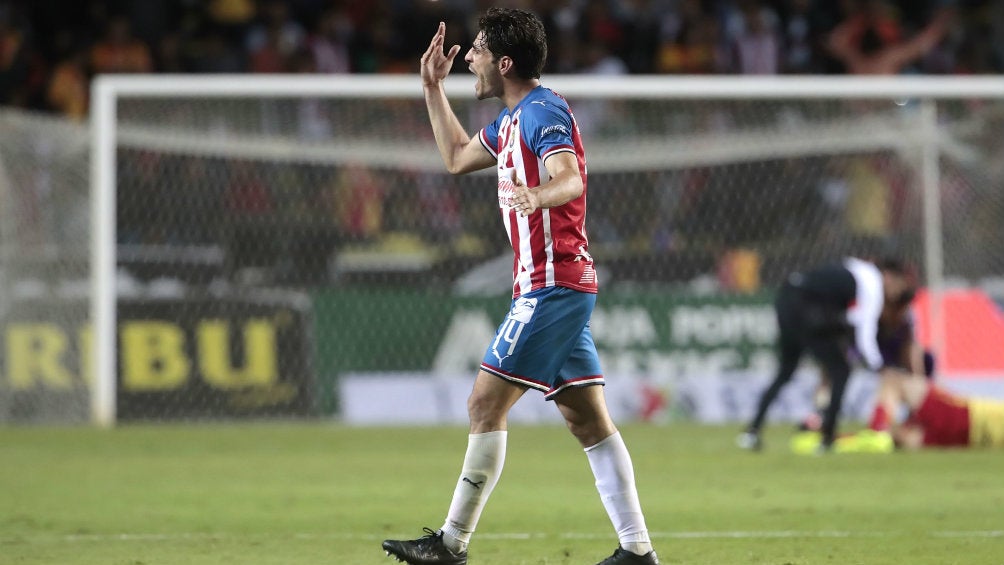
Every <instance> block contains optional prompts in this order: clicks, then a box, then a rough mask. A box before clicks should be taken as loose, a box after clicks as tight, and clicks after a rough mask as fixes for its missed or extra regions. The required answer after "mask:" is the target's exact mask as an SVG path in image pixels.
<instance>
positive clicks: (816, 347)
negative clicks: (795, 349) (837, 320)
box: [807, 335, 851, 449]
mask: <svg viewBox="0 0 1004 565" xmlns="http://www.w3.org/2000/svg"><path fill="white" fill-rule="evenodd" d="M844 342H845V340H844V339H843V336H841V335H837V336H823V337H818V338H812V339H810V340H809V341H808V343H807V347H808V349H809V351H810V352H811V353H812V356H813V357H815V359H816V361H817V362H819V366H820V368H821V370H822V371H823V372H825V373H826V375H827V376H828V377H829V379H830V404H829V405H828V406H827V407H826V411H825V412H824V413H823V423H822V425H821V426H820V430H819V431H820V433H821V435H822V448H823V449H829V448H830V446H832V445H833V440H834V438H835V437H836V432H837V423H838V419H839V416H840V409H841V407H842V406H843V400H844V390H845V389H846V388H847V380H848V379H849V378H850V375H851V365H850V362H849V361H848V360H847V353H846V346H845V345H844Z"/></svg>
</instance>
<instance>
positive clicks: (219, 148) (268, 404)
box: [0, 76, 1004, 423]
mask: <svg viewBox="0 0 1004 565" xmlns="http://www.w3.org/2000/svg"><path fill="white" fill-rule="evenodd" d="M545 85H546V86H550V87H552V88H554V89H555V90H556V91H558V92H559V93H561V94H563V95H564V96H565V97H566V98H568V99H569V101H570V104H571V106H572V109H573V112H574V113H575V115H576V118H577V121H578V123H579V126H580V128H581V129H582V135H583V139H584V143H585V145H586V151H587V162H588V167H589V185H588V198H589V215H588V229H589V236H590V252H591V254H592V255H593V256H594V258H595V259H596V261H597V264H598V270H599V277H600V284H601V288H602V290H601V295H600V301H599V305H598V309H597V312H596V316H595V317H594V324H593V330H594V335H595V337H596V340H597V345H598V347H599V348H600V350H601V358H602V360H603V362H604V369H605V373H606V374H607V375H608V377H609V378H608V380H609V381H610V382H611V385H610V386H608V389H609V392H610V393H611V395H612V399H613V400H612V403H611V404H612V406H613V408H614V410H615V411H616V412H619V413H620V414H621V415H622V417H652V416H653V415H659V414H661V415H663V416H667V415H668V416H676V415H680V416H692V417H698V418H702V419H729V418H736V417H741V416H742V415H743V414H745V411H747V410H748V408H749V404H750V403H751V401H752V400H751V399H752V398H753V396H754V395H755V393H756V392H757V391H758V390H759V388H760V386H762V381H763V380H764V379H765V378H766V377H767V376H768V375H769V373H770V371H771V370H772V369H773V363H774V361H773V355H772V348H773V337H774V328H773V314H772V311H771V307H770V299H771V292H772V290H773V288H774V287H775V286H776V285H777V283H778V282H779V281H780V280H781V279H782V278H783V276H784V275H785V274H786V273H787V272H788V271H789V270H791V269H794V268H801V267H806V266H811V265H812V264H815V263H819V262H822V261H826V260H832V259H835V258H839V257H840V256H843V255H848V254H855V255H862V256H867V257H878V256H881V255H884V254H890V253H893V254H896V255H899V256H901V257H903V258H905V259H907V260H908V261H909V262H911V263H912V264H914V265H916V266H917V275H918V278H919V281H920V282H921V283H922V284H923V285H925V287H926V288H928V289H929V290H930V291H931V292H928V293H924V294H923V296H922V299H923V302H922V303H918V308H917V310H918V315H919V317H920V318H921V326H922V327H921V330H922V334H923V336H924V339H925V340H926V341H927V342H928V343H929V344H930V345H931V346H932V347H934V348H935V349H937V350H938V352H939V355H940V358H942V359H943V360H944V361H945V362H946V363H948V364H947V365H943V367H942V368H944V369H946V370H947V372H949V373H951V372H953V371H954V372H955V373H958V374H959V375H962V376H972V375H975V374H978V375H979V376H987V375H989V376H991V377H992V376H998V377H999V376H1002V375H1004V363H1002V364H1001V365H1000V366H998V365H995V363H996V362H997V361H999V360H998V359H997V358H996V357H995V356H994V354H992V353H986V352H982V353H981V351H980V349H979V348H977V347H974V346H972V343H973V340H976V341H978V338H979V337H980V336H981V335H982V334H983V333H986V332H987V331H989V330H991V329H993V328H996V326H995V325H994V323H995V320H994V319H993V315H994V313H995V312H996V311H995V310H993V307H992V302H988V303H981V302H980V300H981V299H982V298H983V297H990V298H992V297H995V296H996V297H1000V296H1001V294H1002V288H1001V283H1000V281H1001V280H1002V274H1004V245H1002V244H1004V232H1002V228H1001V222H1000V219H1001V218H1004V195H1002V193H1001V192H1000V187H1001V186H1002V181H1004V168H1002V166H1001V163H1004V143H1001V141H1000V139H999V135H996V134H995V132H999V131H1001V130H1000V128H1001V126H1002V125H1004V104H1002V101H1001V99H1000V96H1002V94H1001V93H1004V88H1002V86H1004V84H1002V83H1001V82H1000V81H996V80H980V79H971V80H963V79H955V78H953V79H952V80H951V81H942V80H937V79H912V80H902V79H878V80H861V79H837V80H827V79H670V78H666V79H658V78H625V79H619V80H618V81H616V82H613V81H609V80H605V79H598V78H587V77H555V78H553V79H550V80H547V81H545ZM448 92H449V93H450V96H451V101H452V103H453V105H454V108H455V110H456V112H457V114H458V116H459V117H460V118H461V121H462V122H463V123H464V124H465V126H466V127H467V129H468V131H469V132H470V133H472V134H473V133H474V132H475V131H476V130H477V129H478V128H480V127H482V126H483V125H485V124H487V123H488V122H490V121H491V120H493V119H494V117H495V115H496V114H497V112H498V111H499V109H500V107H499V104H498V102H497V101H484V102H476V101H474V100H473V96H472V93H471V81H470V80H464V79H453V78H451V79H450V81H448ZM94 108H95V112H94V114H93V116H92V120H93V123H92V126H93V137H92V140H91V141H92V144H93V147H92V148H93V150H94V154H93V155H94V164H95V167H94V170H93V175H94V176H93V178H92V180H91V185H92V188H93V191H92V193H91V195H92V196H91V198H92V199H93V201H92V202H90V204H91V205H93V209H94V210H95V213H94V216H93V223H92V228H91V229H90V230H84V231H83V232H81V233H75V232H73V231H72V230H71V228H72V227H73V226H74V225H75V224H67V223H64V222H63V221H62V220H53V222H52V223H51V225H42V224H39V225H38V226H37V227H36V229H38V230H42V231H46V235H45V238H48V239H55V240H56V241H55V243H54V244H55V245H57V247H59V246H60V245H65V246H66V248H65V249H63V248H62V247H59V252H58V253H56V255H46V254H44V253H40V252H38V251H37V249H39V248H37V247H32V245H34V242H33V240H31V239H30V237H29V236H28V235H25V233H22V232H21V231H20V230H21V227H22V226H25V225H27V224H26V223H25V222H24V221H23V220H22V221H21V223H18V222H16V221H15V222H14V223H13V224H10V225H13V226H17V227H15V228H13V229H12V228H10V227H7V228H5V230H4V232H3V244H4V247H3V249H4V255H3V265H2V267H3V277H2V279H0V280H2V281H3V286H2V291H3V293H4V296H5V297H6V298H7V299H6V300H5V302H4V303H5V304H7V305H8V306H7V307H6V309H5V311H4V316H5V318H4V320H5V323H6V325H7V328H8V329H7V332H6V334H5V338H6V342H7V343H6V347H5V353H4V358H5V362H6V364H5V372H4V373H3V375H4V380H3V381H2V385H0V386H3V387H6V389H7V390H6V391H3V398H8V399H9V398H22V399H28V398H30V399H31V400H18V401H17V402H16V403H15V404H16V405H17V406H20V407H21V408H14V407H12V406H10V405H9V404H10V403H6V404H0V419H15V420H16V419H21V418H25V417H27V416H26V414H25V408H24V407H29V408H30V410H28V412H31V411H32V410H42V412H41V413H46V414H50V413H51V414H57V413H58V414H66V413H70V414H76V417H78V418H80V417H83V416H84V415H85V414H83V413H81V411H80V410H77V411H76V412H74V411H68V410H66V409H64V408H60V406H62V405H63V404H65V402H71V401H66V400H60V399H61V398H64V397H65V396H66V395H65V394H54V393H55V392H56V391H55V389H54V387H53V385H52V383H53V382H54V380H53V378H51V377H52V375H54V374H56V373H57V372H58V371H63V372H64V373H65V376H67V379H68V380H69V382H72V383H86V381H87V379H86V378H85V377H84V376H83V375H87V374H90V372H89V371H88V369H87V366H88V362H90V361H91V360H93V363H94V367H96V369H94V371H93V374H94V375H95V379H94V386H93V388H92V389H90V390H92V391H93V392H94V394H92V395H90V396H88V395H87V394H86V390H85V389H82V388H81V387H80V386H76V388H74V389H73V390H75V391H76V392H75V394H73V395H71V396H70V398H73V399H74V400H73V401H72V402H76V403H77V404H79V405H80V406H88V407H89V406H91V405H93V406H94V411H93V412H90V414H91V415H92V416H93V417H94V418H96V419H97V420H98V421H102V422H105V423H108V422H111V421H115V420H119V421H130V420H150V419H154V420H162V419H193V418H194V419H221V418H225V419H229V418H244V417H303V416H331V415H335V416H339V417H342V418H345V419H347V420H349V421H353V422H366V423H370V422H374V423H375V422H394V421H403V422H404V421H407V422H411V421H419V422H421V421H430V422H432V421H451V420H454V419H461V418H463V414H464V413H463V398H464V397H465V396H466V394H467V392H468V390H469V379H470V376H471V375H473V371H474V370H475V368H476V366H477V363H478V361H479V360H480V357H481V355H482V353H483V351H484V347H485V346H486V344H487V343H488V340H490V338H491V335H492V332H493V331H494V326H495V324H496V323H497V322H498V320H499V319H500V316H501V315H502V314H503V313H504V311H505V308H506V306H507V300H506V296H507V293H508V292H509V291H510V288H511V287H510V284H509V279H510V277H511V271H510V269H511V255H510V254H511V251H509V250H508V242H507V240H506V239H505V237H504V231H503V229H502V227H501V226H500V222H499V219H498V212H497V207H496V199H495V198H494V196H492V194H491V193H492V191H493V188H492V186H493V182H492V179H491V177H490V176H486V175H484V174H478V173H476V174H472V175H467V176H460V177H453V176H451V175H449V174H447V173H446V172H445V170H444V168H443V166H442V162H441V159H440V157H439V155H438V152H437V150H436V148H435V142H434V140H433V139H432V136H431V128H430V126H429V124H428V118H427V115H426V112H425V108H424V102H423V100H422V98H421V88H420V86H419V83H418V82H417V78H416V77H380V78H364V77H357V76H353V77H338V78H337V79H334V78H328V77H306V76H304V77H299V76H298V77H246V76H242V77H208V78H207V77H115V78H106V77H102V78H100V79H99V81H98V83H97V86H96V89H95V102H94ZM34 134H36V135H40V136H41V135H43V133H42V132H41V131H40V130H39V131H34ZM73 139H78V140H79V135H77V136H76V137H74V136H69V135H63V134H60V133H59V131H57V130H53V131H52V132H51V134H50V135H49V139H48V140H47V143H48V144H49V145H50V146H51V147H62V146H63V145H65V144H70V145H74V142H73V141H72V140H73ZM3 143H4V146H3V150H2V151H3V152H2V153H0V158H2V159H3V163H5V167H4V169H0V183H3V184H2V186H3V190H4V191H6V192H8V193H11V192H13V193H14V194H15V195H19V196H17V198H15V199H14V200H15V201H21V200H24V199H25V198H26V196H25V195H24V194H22V193H27V192H30V193H31V194H32V195H34V196H32V197H33V198H43V199H51V204H53V209H58V208H59V206H66V207H68V209H70V210H73V211H75V212H77V213H80V212H81V211H84V210H86V208H87V203H86V202H77V201H75V200H74V197H78V198H82V199H84V200H85V201H86V199H87V196H88V195H87V193H86V192H85V191H83V190H82V187H83V185H84V183H82V182H73V181H72V180H71V181H70V182H68V186H66V187H61V188H59V189H58V190H57V189H55V188H51V189H50V190H48V192H46V191H44V190H38V189H37V188H31V187H29V186H28V184H26V183H24V182H22V181H21V180H20V179H19V178H16V177H17V175H18V171H17V170H14V169H13V167H12V163H16V164H17V166H18V167H24V168H27V169H29V170H33V169H36V168H37V169H46V167H50V169H51V165H47V164H44V163H42V164H38V165H33V164H32V162H31V161H30V160H29V159H27V158H22V157H19V156H18V152H19V151H20V152H28V153H31V154H32V159H45V158H50V159H51V153H49V154H46V153H45V151H46V150H45V149H41V148H39V147H36V146H33V145H32V144H31V143H26V142H25V140H23V139H22V140H19V139H14V138H13V136H12V138H10V139H7V138H5V139H4V140H3ZM79 145H80V144H79V142H77V143H76V145H75V146H76V147H77V150H78V152H79V151H80V150H82V148H81V147H80V146H79ZM48 151H50V152H52V151H53V150H52V149H51V148H50V149H49V150H48ZM60 152H66V151H65V150H62V149H61V150H60ZM47 155H48V157H46V156H47ZM78 158H80V157H79V156H78ZM63 166H64V165H61V167H63ZM69 166H70V164H67V165H65V167H69ZM76 166H77V167H83V164H82V163H77V164H76ZM32 174H38V173H32ZM67 174H69V173H67ZM75 174H76V175H77V177H76V180H79V179H80V178H81V177H83V175H85V174H86V170H85V169H82V168H78V169H76V173H75ZM68 178H69V179H73V178H74V177H68ZM70 194H72V195H74V196H68V195H70ZM5 196H6V194H5ZM6 200H7V199H6V198H5V201H6ZM45 203H46V204H48V203H50V201H49V200H46V201H45ZM43 207H44V208H48V207H47V206H43ZM4 214H5V218H4V220H5V221H4V225H5V226H8V225H9V224H8V222H7V221H6V219H7V217H8V214H10V215H12V216H9V217H15V218H22V217H24V216H22V215H18V214H20V212H17V211H14V210H10V209H8V207H6V206H5V207H4ZM84 217H86V214H84ZM31 225H32V226H33V227H35V226H36V225H35V224H31ZM60 236H61V237H62V239H59V237H60ZM87 242H93V251H92V253H91V255H89V256H88V255H87V254H86V253H82V252H81V249H82V247H83V246H84V245H86V244H87ZM50 244H53V243H51V242H50ZM71 250H74V251H71ZM84 257H89V261H88V262H86V263H82V262H81V261H80V259H81V258H84ZM25 261H27V262H29V263H30V262H35V263H41V264H42V265H43V266H42V267H39V268H38V269H37V270H38V271H40V272H44V274H45V276H51V277H53V278H54V280H51V281H47V282H46V284H47V289H48V290H47V292H46V293H45V294H44V295H42V299H41V300H40V301H38V302H31V301H29V300H27V299H26V298H22V297H21V296H20V294H18V293H19V292H21V291H19V290H18V289H22V290H23V288H25V282H24V281H25V279H26V277H25V275H24V273H25V272H26V271H22V269H21V267H20V265H22V264H23V263H24V262H25ZM88 266H89V268H90V269H92V271H90V274H91V275H92V279H91V280H93V281H95V284H94V285H92V286H91V287H90V289H89V290H90V291H91V294H90V295H89V300H88V301H84V300H83V298H82V297H81V296H80V295H74V296H73V297H70V298H67V300H69V301H71V302H72V304H70V303H67V304H62V303H60V302H57V301H54V300H53V291H52V288H54V287H58V286H60V285H63V284H64V283H68V282H72V281H74V280H77V278H78V277H77V275H78V274H80V273H83V272H86V270H87V268H88ZM79 269H84V270H83V271H81V270H79ZM39 276H41V275H39ZM28 278H30V277H28ZM955 290H960V291H962V296H961V298H959V297H958V296H956V295H955V294H952V293H953V292H954V291H955ZM956 298H959V300H962V302H964V308H971V309H972V308H975V309H976V310H979V307H980V304H983V307H984V308H983V310H979V312H980V315H984V314H985V315H986V316H987V319H986V320H983V321H982V322H981V324H978V325H970V326H965V327H955V325H953V324H951V323H950V320H951V319H952V316H954V315H956V304H955V300H956ZM35 304H37V307H36V306H33V305H35ZM26 308H27V310H25V309H26ZM89 308H93V310H89ZM976 310H966V311H967V312H970V313H972V312H974V311H976ZM88 311H90V312H93V319H92V320H91V322H92V323H91V324H89V325H87V324H82V323H81V321H82V320H81V316H83V314H85V313H86V312H88ZM21 312H26V313H25V314H21ZM26 323H30V324H34V325H32V326H30V327H26V326H24V324H26ZM19 324H20V325H19ZM12 327H13V328H15V331H13V332H12V330H11V329H10V328H12ZM81 327H85V328H91V327H93V330H86V331H84V333H83V334H81V333H80V329H79V328H81ZM43 328H49V329H53V331H54V332H56V333H58V334H59V335H61V336H62V337H61V338H59V339H61V340H62V341H59V342H58V343H56V342H47V341H45V339H44V338H43V337H42V333H40V332H41V331H42V329H43ZM1001 331H1004V329H1001ZM19 332H20V333H19ZM33 332H34V333H33ZM966 332H970V333H966ZM53 335H55V334H53ZM82 335H83V336H87V337H80V336H82ZM12 336H13V337H12ZM54 339H55V338H54ZM18 340H22V341H18ZM64 342H65V343H64ZM90 344H93V346H94V349H93V350H92V351H85V346H87V345H90ZM984 349H985V348H984ZM963 350H965V351H963ZM969 350H973V351H969ZM18 355H22V356H23V360H22V361H16V359H17V358H18ZM974 358H977V360H976V361H974ZM974 363H975V364H974ZM981 363H982V364H981ZM56 368H58V371H57V369H56ZM995 368H996V369H995ZM995 370H996V371H997V372H994V371H995ZM54 371H55V372H54ZM57 380H58V379H57ZM64 380H66V379H64ZM615 382H616V383H619V384H617V385H616V386H614V384H613V383H615ZM987 382H990V381H987ZM19 387H20V388H19ZM15 389H17V390H18V391H19V392H18V393H17V394H16V395H13V394H10V393H9V391H14V390H15ZM25 391H30V393H29V392H25ZM798 394H800V393H797V392H796V393H793V395H794V396H792V397H791V398H789V399H786V400H784V401H782V403H781V404H782V405H783V406H782V407H781V408H780V410H790V411H791V412H792V414H794V412H797V410H799V402H800V401H802V400H804V399H803V398H802V397H801V396H798ZM50 398H51V401H50V400H47V399H50ZM0 402H3V401H0ZM49 402H51V404H50V405H51V406H53V407H57V408H52V409H51V410H50V409H43V407H44V406H45V405H46V404H47V403H49ZM541 405H543V403H534V407H527V408H521V410H525V412H519V411H517V413H518V414H523V415H525V416H526V417H527V418H530V419H536V418H542V417H543V416H541V414H540V411H541V410H547V409H548V407H547V406H546V405H543V407H542V408H541ZM851 405H852V406H853V405H854V403H853V402H851Z"/></svg>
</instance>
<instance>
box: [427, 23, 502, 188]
mask: <svg viewBox="0 0 1004 565" xmlns="http://www.w3.org/2000/svg"><path fill="white" fill-rule="evenodd" d="M445 37H446V24H445V23H443V22H439V29H437V30H436V34H435V35H434V36H432V41H431V42H430V43H429V48H428V49H426V51H425V53H424V54H423V55H422V66H421V69H422V88H423V90H424V91H425V105H426V107H427V108H428V110H429V120H430V121H431V122H432V133H433V135H434V136H435V138H436V146H437V147H438V148H439V154H440V155H441V156H442V157H443V162H444V163H445V164H446V170H447V171H449V172H450V173H452V174H455V175H458V174H462V173H469V172H471V171H476V170H478V169H484V168H487V167H490V166H492V165H493V164H494V163H495V158H494V157H492V155H491V154H490V153H488V151H486V150H485V148H484V147H483V146H482V145H481V141H480V140H479V139H478V136H477V135H475V136H473V137H471V136H469V135H467V132H466V131H464V127H463V126H462V125H461V124H460V120H458V119H457V115H456V114H455V113H454V112H453V108H451V107H450V102H449V100H447V98H446V90H445V89H444V88H443V80H444V79H445V78H446V76H447V75H449V74H450V69H451V68H452V67H453V59H454V58H455V57H456V56H457V53H459V52H460V46H459V45H454V46H453V47H450V51H449V53H445V54H444V52H443V40H444V38H445Z"/></svg>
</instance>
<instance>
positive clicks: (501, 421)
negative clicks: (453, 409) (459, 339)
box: [383, 371, 526, 565]
mask: <svg viewBox="0 0 1004 565" xmlns="http://www.w3.org/2000/svg"><path fill="white" fill-rule="evenodd" d="M525 391H526V387H524V386H522V385H519V384H517V383H512V382H509V381H506V380H503V379H500V378H499V377H497V376H495V375H492V374H489V373H486V372H485V371H479V372H478V376H477V379H476V380H475V381H474V388H473V390H472V391H471V395H470V397H469V398H468V401H467V410H468V413H469V415H470V420H471V427H470V434H469V435H468V437H467V452H466V453H465V454H464V462H463V467H462V469H461V472H460V477H459V478H458V479H457V486H456V488H455V489H454V491H453V499H452V500H451V502H450V509H449V511H448V513H447V515H446V521H445V522H444V524H443V527H442V528H440V529H439V530H438V531H433V530H429V529H427V530H426V531H427V533H428V535H426V536H424V537H422V538H419V539H416V540H387V541H385V542H384V543H383V548H384V550H386V551H387V553H388V554H389V555H393V556H395V557H397V558H398V559H401V560H403V561H405V562H407V563H411V564H414V565H420V564H421V565H426V564H428V565H432V564H446V565H464V564H466V563H467V545H468V544H469V543H470V540H471V535H472V534H473V533H474V530H475V528H476V527H477V524H478V520H479V519H480V518H481V512H482V511H483V510H484V507H485V504H486V503H487V502H488V497H489V496H490V495H491V493H492V490H494V488H495V485H496V484H497V483H498V480H499V477H500V476H501V474H502V466H503V464H504V463H505V452H506V440H507V437H506V436H507V432H506V429H507V424H508V418H507V416H508V414H509V410H510V409H511V408H512V405H513V404H515V403H516V401H517V400H519V398H520V397H521V396H522V395H523V393H524V392H525Z"/></svg>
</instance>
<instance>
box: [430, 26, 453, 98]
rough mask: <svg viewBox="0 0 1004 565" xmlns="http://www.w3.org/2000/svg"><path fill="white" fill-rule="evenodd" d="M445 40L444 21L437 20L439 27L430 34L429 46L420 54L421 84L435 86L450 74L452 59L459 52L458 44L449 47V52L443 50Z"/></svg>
mask: <svg viewBox="0 0 1004 565" xmlns="http://www.w3.org/2000/svg"><path fill="white" fill-rule="evenodd" d="M445 40H446V23H444V22H439V29H437V30H436V34H435V35H433V36H432V41H430V42H429V48H428V49H426V50H425V53H424V54H422V84H424V85H426V86H435V85H436V84H438V83H439V82H440V81H442V80H443V79H445V78H446V75H448V74H450V69H451V68H453V59H454V58H455V57H456V56H457V53H460V46H459V45H454V46H453V47H450V51H449V53H444V52H443V41H445Z"/></svg>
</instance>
